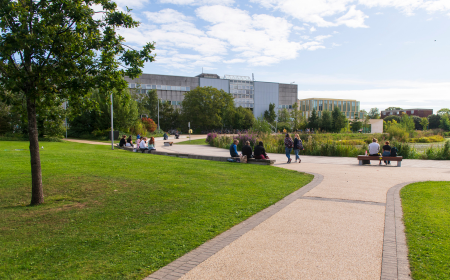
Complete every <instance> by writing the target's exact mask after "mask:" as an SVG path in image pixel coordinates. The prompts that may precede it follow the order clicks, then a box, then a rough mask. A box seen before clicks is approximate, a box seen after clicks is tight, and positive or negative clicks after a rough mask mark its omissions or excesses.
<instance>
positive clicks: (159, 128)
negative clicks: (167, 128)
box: [158, 98, 161, 132]
mask: <svg viewBox="0 0 450 280" xmlns="http://www.w3.org/2000/svg"><path fill="white" fill-rule="evenodd" d="M160 130H161V127H160V126H159V98H158V132H160Z"/></svg>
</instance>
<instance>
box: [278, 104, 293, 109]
mask: <svg viewBox="0 0 450 280" xmlns="http://www.w3.org/2000/svg"><path fill="white" fill-rule="evenodd" d="M278 108H279V109H292V105H278Z"/></svg>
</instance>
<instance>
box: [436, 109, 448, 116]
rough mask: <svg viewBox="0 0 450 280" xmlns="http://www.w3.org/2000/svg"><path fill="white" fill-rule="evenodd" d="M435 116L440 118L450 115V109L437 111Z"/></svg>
mask: <svg viewBox="0 0 450 280" xmlns="http://www.w3.org/2000/svg"><path fill="white" fill-rule="evenodd" d="M437 114H438V115H440V116H442V115H450V109H448V108H442V109H440V110H439V111H437Z"/></svg>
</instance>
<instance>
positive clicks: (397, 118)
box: [383, 115, 402, 123]
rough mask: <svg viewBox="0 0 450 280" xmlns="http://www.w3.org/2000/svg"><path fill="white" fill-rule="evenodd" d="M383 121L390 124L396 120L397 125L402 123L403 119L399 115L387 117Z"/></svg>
mask: <svg viewBox="0 0 450 280" xmlns="http://www.w3.org/2000/svg"><path fill="white" fill-rule="evenodd" d="M383 120H384V121H386V122H389V121H391V122H392V120H395V121H396V122H397V123H399V122H401V121H402V118H401V117H399V116H397V115H390V116H387V117H385V118H384V119H383Z"/></svg>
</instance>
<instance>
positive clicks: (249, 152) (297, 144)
mask: <svg viewBox="0 0 450 280" xmlns="http://www.w3.org/2000/svg"><path fill="white" fill-rule="evenodd" d="M238 144H239V140H237V139H234V141H233V144H231V146H230V155H231V156H232V157H241V156H247V159H249V158H255V159H269V156H268V155H267V153H266V150H265V149H264V144H263V142H261V141H260V142H259V143H258V145H257V146H255V150H254V151H253V149H252V146H250V141H247V142H245V145H244V146H242V154H241V155H239V153H238V151H237V145H238ZM284 146H285V150H286V157H287V158H288V161H287V163H291V162H292V159H291V152H292V150H294V154H295V162H297V161H298V163H301V162H302V160H301V159H300V156H299V152H300V151H302V150H304V148H303V141H302V139H300V137H299V136H298V134H295V138H294V140H292V138H291V137H290V136H289V133H287V134H286V138H285V139H284Z"/></svg>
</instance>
